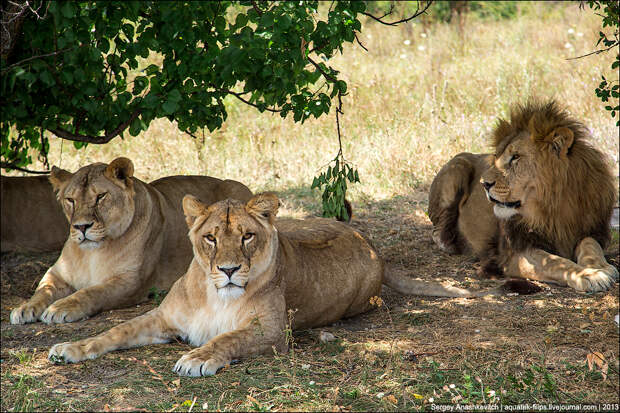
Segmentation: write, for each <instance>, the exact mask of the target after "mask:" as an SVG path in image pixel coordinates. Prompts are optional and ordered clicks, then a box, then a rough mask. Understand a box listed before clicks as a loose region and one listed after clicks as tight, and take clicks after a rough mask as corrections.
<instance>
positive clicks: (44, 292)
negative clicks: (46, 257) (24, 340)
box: [10, 269, 75, 324]
mask: <svg viewBox="0 0 620 413" xmlns="http://www.w3.org/2000/svg"><path fill="white" fill-rule="evenodd" d="M74 291H75V290H74V289H73V287H71V286H70V285H69V284H67V283H66V282H65V281H63V280H62V279H61V278H60V277H59V276H58V275H56V274H55V273H54V272H53V271H52V269H49V270H48V271H47V272H46V273H45V275H44V276H43V278H42V279H41V281H40V282H39V285H38V286H37V289H36V291H35V292H34V294H33V296H32V297H31V298H30V300H28V301H27V302H25V303H24V304H22V305H20V306H19V307H17V308H14V309H13V311H11V316H10V319H11V324H24V323H32V322H34V321H37V320H38V318H39V316H40V315H41V314H42V313H43V311H44V310H45V309H46V308H47V306H49V305H50V304H51V303H53V302H54V301H56V300H58V299H59V298H62V297H66V296H68V295H69V294H71V293H72V292H74Z"/></svg>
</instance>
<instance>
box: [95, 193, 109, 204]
mask: <svg viewBox="0 0 620 413" xmlns="http://www.w3.org/2000/svg"><path fill="white" fill-rule="evenodd" d="M107 194H108V193H107V192H104V193H102V194H99V195H97V201H96V202H99V201H101V200H102V199H103V198H105V196H106V195H107Z"/></svg>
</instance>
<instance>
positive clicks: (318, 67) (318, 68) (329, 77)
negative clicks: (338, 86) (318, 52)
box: [308, 57, 338, 83]
mask: <svg viewBox="0 0 620 413" xmlns="http://www.w3.org/2000/svg"><path fill="white" fill-rule="evenodd" d="M308 61H309V62H310V63H312V64H313V65H314V67H316V69H317V70H318V71H319V72H321V74H322V75H323V76H325V78H326V79H328V80H330V81H331V82H332V83H335V82H336V81H337V80H338V79H336V78H335V77H333V76H332V75H330V74H329V73H327V72H325V71H324V70H323V69H322V68H321V66H320V65H319V64H318V63H317V62H315V61H314V60H312V58H311V57H308Z"/></svg>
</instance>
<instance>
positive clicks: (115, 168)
mask: <svg viewBox="0 0 620 413" xmlns="http://www.w3.org/2000/svg"><path fill="white" fill-rule="evenodd" d="M104 174H105V176H106V177H107V178H108V179H110V180H111V181H112V182H117V181H120V182H121V183H122V184H123V185H125V186H130V185H131V180H130V179H129V178H131V177H132V176H133V162H131V160H130V159H127V158H123V157H120V158H116V159H115V160H113V161H112V162H110V164H109V165H108V166H107V168H105V172H104Z"/></svg>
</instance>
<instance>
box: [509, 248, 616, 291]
mask: <svg viewBox="0 0 620 413" xmlns="http://www.w3.org/2000/svg"><path fill="white" fill-rule="evenodd" d="M592 241H594V240H592ZM594 242H596V241H594ZM580 245H581V244H580ZM588 245H590V244H589V243H588ZM597 245H598V244H597ZM578 248H579V247H578ZM599 248H600V246H599ZM584 257H585V256H584ZM592 257H593V256H590V258H592ZM584 260H585V258H584ZM603 260H604V257H603ZM583 262H585V261H583ZM504 272H505V273H506V274H507V275H510V276H518V277H522V278H529V279H533V280H539V281H545V282H552V283H556V284H559V285H563V286H569V287H572V288H574V289H575V290H577V291H584V292H599V291H607V290H608V289H609V288H611V286H612V285H613V283H614V282H615V279H614V277H613V274H611V273H610V272H606V271H604V270H601V269H600V268H589V267H587V266H584V265H580V264H579V263H576V262H573V261H571V260H569V259H566V258H563V257H560V256H558V255H554V254H550V253H548V252H546V251H543V250H541V249H531V250H528V251H525V252H522V253H520V254H517V255H515V256H514V257H513V258H512V259H511V260H510V262H509V263H508V266H507V268H505V270H504ZM616 274H617V273H616ZM616 277H617V275H616Z"/></svg>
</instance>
